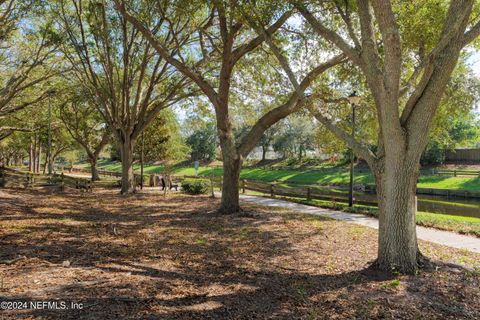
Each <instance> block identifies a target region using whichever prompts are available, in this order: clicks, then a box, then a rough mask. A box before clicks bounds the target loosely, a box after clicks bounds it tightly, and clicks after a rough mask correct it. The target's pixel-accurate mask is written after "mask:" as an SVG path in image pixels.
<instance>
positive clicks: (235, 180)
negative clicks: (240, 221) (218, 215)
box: [220, 155, 242, 214]
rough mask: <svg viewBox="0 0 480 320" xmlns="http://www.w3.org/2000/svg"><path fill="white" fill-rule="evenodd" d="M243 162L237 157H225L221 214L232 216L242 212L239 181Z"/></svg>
mask: <svg viewBox="0 0 480 320" xmlns="http://www.w3.org/2000/svg"><path fill="white" fill-rule="evenodd" d="M241 162H242V161H241V160H240V159H239V157H238V156H237V155H235V156H224V157H223V185H222V203H221V205H220V212H222V213H224V214H230V213H235V212H238V211H240V202H239V180H240V170H241V167H242V163H241Z"/></svg>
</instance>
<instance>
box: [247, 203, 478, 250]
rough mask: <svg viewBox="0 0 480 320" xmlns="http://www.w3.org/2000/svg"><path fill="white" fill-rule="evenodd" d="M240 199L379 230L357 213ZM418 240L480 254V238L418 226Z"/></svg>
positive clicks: (376, 221)
mask: <svg viewBox="0 0 480 320" xmlns="http://www.w3.org/2000/svg"><path fill="white" fill-rule="evenodd" d="M240 199H241V200H243V201H247V202H253V203H256V204H260V205H264V206H270V207H281V208H286V209H291V210H294V211H298V212H302V213H306V214H312V215H317V216H322V217H327V218H332V219H336V220H342V221H347V222H351V223H355V224H359V225H362V226H366V227H370V228H374V229H378V220H377V219H375V218H372V217H368V216H365V215H362V214H357V213H347V212H341V211H335V210H330V209H323V208H318V207H313V206H307V205H304V204H300V203H295V202H290V201H286V200H280V199H272V198H265V197H258V196H249V195H240ZM417 238H418V239H422V240H426V241H430V242H433V243H438V244H441V245H444V246H449V247H453V248H458V249H466V250H469V251H472V252H478V253H480V238H475V237H471V236H466V235H461V234H458V233H454V232H449V231H442V230H437V229H432V228H425V227H421V226H417Z"/></svg>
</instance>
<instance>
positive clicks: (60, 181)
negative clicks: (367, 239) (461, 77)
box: [0, 169, 480, 217]
mask: <svg viewBox="0 0 480 320" xmlns="http://www.w3.org/2000/svg"><path fill="white" fill-rule="evenodd" d="M171 178H172V180H174V181H176V182H181V181H183V180H184V179H208V180H210V182H211V190H210V191H211V193H212V194H213V190H214V188H218V189H220V191H221V188H222V177H218V176H213V175H212V176H209V177H202V176H178V175H177V176H171ZM42 185H43V186H45V185H50V186H52V185H55V186H58V187H59V189H61V190H62V189H64V188H65V187H69V188H74V189H80V190H82V191H86V192H92V191H93V189H94V187H95V186H98V185H101V186H102V187H118V186H119V183H118V181H114V182H113V183H112V181H100V182H94V183H92V182H91V180H90V179H86V178H82V177H71V176H68V175H65V174H63V173H61V174H54V175H52V176H45V175H41V174H33V173H28V172H22V171H18V170H13V169H0V187H23V188H30V187H33V186H42ZM239 187H240V191H241V192H242V193H245V192H246V190H250V191H256V192H260V193H263V194H265V195H269V196H270V197H273V198H274V197H290V198H296V199H305V200H324V201H330V202H332V203H336V202H347V197H348V195H347V193H346V191H345V190H344V189H339V188H337V187H325V186H318V185H301V184H289V183H285V182H263V181H254V180H246V179H242V180H241V181H240V185H239ZM417 194H419V195H421V196H420V197H419V210H423V211H428V212H437V213H447V214H458V215H463V216H473V217H480V204H479V202H478V201H477V202H475V200H473V199H472V200H468V201H470V202H469V204H468V205H467V206H465V205H462V203H457V202H458V201H460V200H458V199H469V198H477V199H480V192H472V191H464V190H446V189H433V188H419V189H418V190H417ZM430 195H434V196H442V197H445V198H448V197H450V198H455V201H451V202H445V201H438V198H437V199H435V198H434V196H430ZM462 201H463V200H462ZM464 201H467V200H464ZM472 201H473V202H472ZM355 203H356V204H359V205H369V206H376V204H377V201H376V194H375V186H367V187H366V188H364V189H363V188H358V186H357V192H356V193H355Z"/></svg>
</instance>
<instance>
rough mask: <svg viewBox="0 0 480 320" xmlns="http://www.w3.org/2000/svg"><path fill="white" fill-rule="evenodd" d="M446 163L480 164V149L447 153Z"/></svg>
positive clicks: (456, 150) (449, 151)
mask: <svg viewBox="0 0 480 320" xmlns="http://www.w3.org/2000/svg"><path fill="white" fill-rule="evenodd" d="M445 160H446V161H453V162H454V161H471V162H479V163H480V148H477V149H455V150H447V151H445Z"/></svg>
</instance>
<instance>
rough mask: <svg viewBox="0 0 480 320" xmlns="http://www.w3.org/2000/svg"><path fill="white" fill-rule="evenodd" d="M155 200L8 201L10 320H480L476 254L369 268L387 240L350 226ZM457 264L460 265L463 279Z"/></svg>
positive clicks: (3, 206)
mask: <svg viewBox="0 0 480 320" xmlns="http://www.w3.org/2000/svg"><path fill="white" fill-rule="evenodd" d="M217 205H218V200H212V199H210V198H208V197H204V196H199V197H191V196H185V195H181V194H171V195H168V196H167V198H163V196H161V195H159V194H155V193H153V192H150V193H144V194H136V195H133V196H125V197H124V196H120V195H118V194H116V191H107V190H105V191H101V190H100V191H97V192H96V193H94V194H86V193H77V192H73V191H72V192H64V193H56V192H53V191H49V190H47V189H37V190H33V191H24V190H5V189H3V190H1V191H0V301H5V300H8V301H52V300H59V301H66V302H68V303H70V302H72V301H73V302H75V303H82V304H83V309H81V310H31V309H27V310H0V319H268V318H271V319H352V318H356V319H419V318H422V319H424V318H430V319H445V318H447V319H479V318H480V271H479V269H478V268H479V266H480V255H478V254H473V253H469V252H466V251H461V250H455V249H450V248H446V247H442V246H438V245H433V244H430V243H425V242H422V243H421V249H422V251H423V253H424V254H426V255H428V256H429V257H430V258H432V259H434V260H441V261H442V262H443V263H439V264H438V267H437V268H436V269H437V270H435V271H421V272H420V273H419V275H417V276H404V275H393V276H389V275H386V274H381V273H379V272H375V271H372V270H371V269H368V266H369V263H370V262H371V261H372V260H373V259H374V258H375V253H376V240H377V233H376V231H375V230H373V229H368V228H364V227H360V226H356V225H353V224H348V223H345V222H338V221H333V220H324V219H319V218H316V217H310V216H306V215H302V214H296V213H293V212H289V211H281V210H276V209H272V208H263V207H258V206H252V205H247V204H245V205H244V206H245V208H246V209H247V210H248V211H249V212H250V213H252V212H253V213H254V214H253V217H240V216H225V215H219V214H217V213H216V211H215V208H216V207H217ZM445 263H454V264H459V265H461V266H454V265H452V264H448V265H447V264H445Z"/></svg>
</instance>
